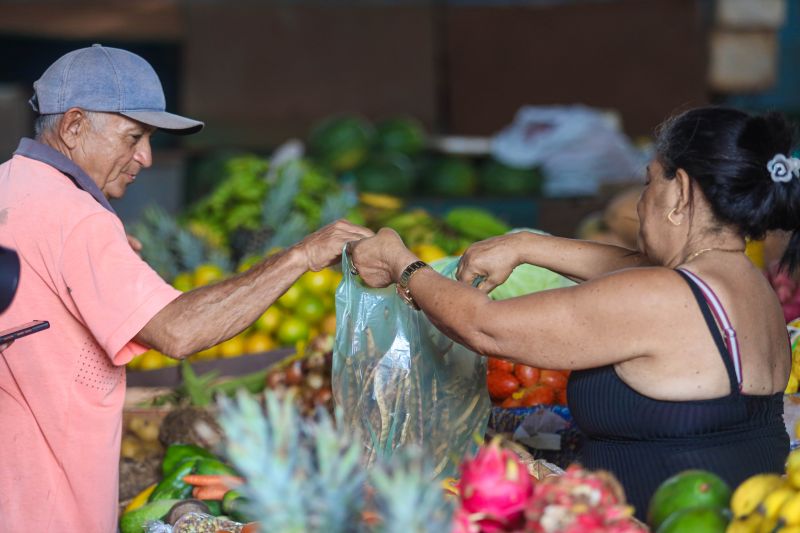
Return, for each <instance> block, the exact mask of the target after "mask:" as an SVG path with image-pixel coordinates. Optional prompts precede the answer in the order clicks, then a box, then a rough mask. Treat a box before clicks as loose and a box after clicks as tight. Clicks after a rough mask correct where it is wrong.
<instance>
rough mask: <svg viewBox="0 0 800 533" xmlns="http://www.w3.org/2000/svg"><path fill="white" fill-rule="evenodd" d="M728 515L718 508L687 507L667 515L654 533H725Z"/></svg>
mask: <svg viewBox="0 0 800 533" xmlns="http://www.w3.org/2000/svg"><path fill="white" fill-rule="evenodd" d="M728 522H730V513H729V512H728V511H727V510H726V509H722V508H720V507H711V506H708V507H689V508H686V509H681V510H679V511H676V512H674V513H672V514H671V515H669V516H668V517H667V519H666V520H664V522H663V523H662V524H661V526H660V527H659V528H658V529H656V533H686V532H688V531H691V532H692V533H725V530H726V529H727V528H728Z"/></svg>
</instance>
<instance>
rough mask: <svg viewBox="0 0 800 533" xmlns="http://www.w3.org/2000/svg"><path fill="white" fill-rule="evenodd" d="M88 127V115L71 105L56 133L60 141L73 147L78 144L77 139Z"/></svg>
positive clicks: (68, 146) (70, 147)
mask: <svg viewBox="0 0 800 533" xmlns="http://www.w3.org/2000/svg"><path fill="white" fill-rule="evenodd" d="M88 127H89V117H87V116H86V113H84V111H83V110H82V109H80V108H77V107H73V108H70V109H68V110H67V111H66V112H65V113H64V116H63V117H62V118H61V122H60V123H59V125H58V135H59V137H60V138H61V142H63V143H64V145H65V146H66V147H67V148H69V149H70V150H72V149H74V148H75V147H76V146H77V145H78V139H80V137H81V135H83V134H84V133H85V131H86V129H87V128H88Z"/></svg>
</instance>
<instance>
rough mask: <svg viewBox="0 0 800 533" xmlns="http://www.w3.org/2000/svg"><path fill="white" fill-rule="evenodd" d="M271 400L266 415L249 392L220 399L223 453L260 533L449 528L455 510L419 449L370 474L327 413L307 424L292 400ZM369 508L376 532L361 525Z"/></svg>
mask: <svg viewBox="0 0 800 533" xmlns="http://www.w3.org/2000/svg"><path fill="white" fill-rule="evenodd" d="M264 400H265V403H266V409H264V408H262V406H261V404H260V403H259V401H258V400H257V399H256V398H255V397H253V396H251V395H249V394H247V393H245V392H244V391H240V392H239V393H238V394H237V396H236V398H235V399H230V398H226V397H220V398H219V406H220V417H219V423H220V426H221V427H222V430H223V433H224V435H225V439H224V453H225V455H226V456H227V457H228V459H229V460H230V461H231V463H232V464H233V465H234V466H235V467H236V469H237V470H238V471H239V472H240V473H241V474H242V475H243V477H244V478H245V483H244V485H242V487H241V488H240V489H239V490H240V491H241V492H242V494H243V495H244V496H245V497H246V498H247V499H248V500H249V505H248V508H247V511H246V512H247V514H249V517H250V518H251V519H253V520H256V521H258V522H259V524H260V525H259V527H260V530H261V531H281V532H287V533H294V532H298V533H299V532H307V533H317V532H320V533H321V532H323V531H324V532H329V533H344V532H370V531H376V532H378V531H380V532H386V533H395V532H397V533H400V532H404V533H406V532H408V533H415V532H424V531H431V532H433V531H436V532H439V531H447V530H449V529H450V515H451V509H450V507H449V506H448V504H447V502H445V501H444V497H443V493H442V490H441V488H440V486H439V484H438V483H436V482H434V481H433V480H432V478H433V473H432V469H431V468H430V467H429V466H428V465H427V463H426V462H425V461H424V460H423V457H422V454H421V452H420V451H419V450H417V449H408V450H404V451H401V452H399V453H396V454H395V455H394V457H393V458H392V462H391V463H389V464H385V465H384V464H380V463H378V464H377V465H376V466H375V467H374V468H373V469H372V470H367V469H366V467H365V466H364V464H365V461H364V457H363V455H362V450H363V447H362V445H361V443H360V439H358V438H357V436H355V435H352V434H351V433H350V432H344V431H338V430H337V429H336V427H335V426H334V422H333V419H332V418H331V417H330V415H328V413H327V412H325V411H324V410H320V411H318V413H317V416H316V418H314V419H303V418H302V417H301V416H300V414H299V412H298V408H297V406H296V404H295V402H294V401H293V399H292V398H291V397H288V396H287V397H285V398H282V399H279V398H278V397H277V396H276V395H275V394H274V393H272V392H271V391H267V392H266V393H265V395H264ZM265 411H266V413H265ZM369 484H371V485H372V489H371V490H368V489H367V488H366V487H367V485H369ZM367 493H371V494H372V496H371V500H370V504H369V505H368V504H367V501H366V494H367ZM367 509H369V510H373V509H374V510H375V511H377V518H376V520H375V521H374V523H373V524H371V525H369V524H367V523H366V522H365V521H364V520H363V518H362V517H363V516H364V512H365V511H366V510H367Z"/></svg>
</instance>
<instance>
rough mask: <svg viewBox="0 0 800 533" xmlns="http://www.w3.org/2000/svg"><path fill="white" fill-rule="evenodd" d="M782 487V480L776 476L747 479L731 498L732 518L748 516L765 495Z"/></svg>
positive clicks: (757, 476)
mask: <svg viewBox="0 0 800 533" xmlns="http://www.w3.org/2000/svg"><path fill="white" fill-rule="evenodd" d="M783 485H784V481H783V479H781V477H780V476H779V475H777V474H756V475H754V476H751V477H749V478H747V479H746V480H744V481H743V482H742V484H741V485H739V486H738V487H737V488H736V490H735V491H734V493H733V496H731V511H732V512H733V516H734V517H736V518H741V517H745V516H747V515H750V514H751V513H753V511H755V510H756V509H757V508H758V506H759V505H760V504H761V502H763V501H764V499H765V498H766V497H767V495H769V494H771V493H772V492H773V491H775V490H777V489H778V488H779V487H782V486H783Z"/></svg>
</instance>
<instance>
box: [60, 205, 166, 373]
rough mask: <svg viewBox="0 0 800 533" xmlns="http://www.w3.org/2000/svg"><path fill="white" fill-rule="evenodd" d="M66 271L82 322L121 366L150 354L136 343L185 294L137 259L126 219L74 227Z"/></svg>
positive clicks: (102, 216)
mask: <svg viewBox="0 0 800 533" xmlns="http://www.w3.org/2000/svg"><path fill="white" fill-rule="evenodd" d="M61 272H62V275H63V279H64V283H65V284H66V290H67V293H68V297H69V298H71V299H72V301H73V302H74V303H75V307H76V308H77V309H78V311H79V313H80V315H81V316H80V317H79V318H80V319H82V320H83V322H84V324H85V325H86V327H87V328H88V329H89V331H91V332H92V335H93V336H94V338H95V339H96V340H97V342H98V343H99V344H100V346H102V347H103V349H105V351H106V353H107V354H108V355H109V357H110V358H111V360H112V362H113V363H114V364H116V365H124V364H126V363H127V362H128V361H130V360H131V359H133V357H135V356H136V355H138V354H140V353H142V352H144V351H145V350H146V348H145V347H144V346H142V345H141V344H139V343H137V342H135V341H133V338H134V337H135V336H136V334H138V333H139V331H141V330H142V328H143V327H144V326H145V325H146V324H147V323H148V322H149V321H150V319H151V318H153V317H154V316H155V315H156V314H157V313H158V312H159V311H161V310H162V309H163V308H164V307H166V306H167V304H169V303H170V302H171V301H173V300H174V299H175V298H177V297H178V296H179V295H180V294H181V292H180V291H178V290H177V289H175V288H173V287H172V286H170V285H169V284H168V283H167V282H165V281H164V280H163V279H162V278H161V277H160V276H159V275H158V274H157V273H156V272H155V271H154V270H153V269H152V268H150V266H149V265H148V264H147V263H145V262H144V261H143V260H142V259H141V258H140V257H139V256H138V255H136V253H135V252H134V251H133V249H131V247H130V245H129V244H128V240H127V237H126V236H125V228H124V227H123V226H122V223H121V222H120V220H119V219H118V218H117V217H116V216H114V215H113V214H112V213H107V212H103V213H96V214H93V215H90V216H88V217H86V218H84V219H83V220H82V221H80V222H79V223H78V224H77V225H76V226H75V227H74V228H73V230H72V231H71V232H70V234H69V235H68V236H67V238H66V241H65V243H64V250H63V255H62V258H61Z"/></svg>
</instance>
